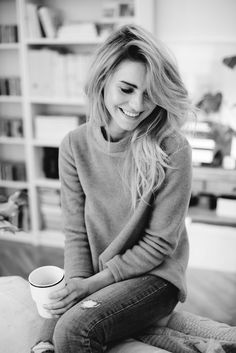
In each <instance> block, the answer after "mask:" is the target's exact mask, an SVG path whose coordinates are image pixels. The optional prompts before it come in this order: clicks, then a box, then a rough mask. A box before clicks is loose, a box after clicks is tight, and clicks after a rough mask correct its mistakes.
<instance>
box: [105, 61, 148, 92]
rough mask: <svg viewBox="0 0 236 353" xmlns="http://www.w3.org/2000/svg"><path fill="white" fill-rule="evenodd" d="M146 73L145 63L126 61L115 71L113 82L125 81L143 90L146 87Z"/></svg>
mask: <svg viewBox="0 0 236 353" xmlns="http://www.w3.org/2000/svg"><path fill="white" fill-rule="evenodd" d="M146 71H147V70H146V66H145V64H144V63H141V62H138V61H131V60H124V61H122V62H121V63H120V64H119V65H118V66H117V68H116V70H115V71H114V73H113V75H112V81H125V82H129V83H132V84H134V85H136V86H137V87H138V88H143V86H145V85H146Z"/></svg>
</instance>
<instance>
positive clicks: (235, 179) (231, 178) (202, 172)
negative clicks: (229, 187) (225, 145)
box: [193, 167, 236, 184]
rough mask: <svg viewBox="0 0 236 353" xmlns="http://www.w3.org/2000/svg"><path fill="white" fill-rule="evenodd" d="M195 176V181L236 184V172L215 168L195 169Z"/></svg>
mask: <svg viewBox="0 0 236 353" xmlns="http://www.w3.org/2000/svg"><path fill="white" fill-rule="evenodd" d="M193 175H194V179H195V180H199V181H205V180H207V181H214V182H225V180H227V182H228V183H229V182H230V183H235V184H236V170H235V169H233V170H230V169H223V168H215V167H212V168H211V167H194V168H193Z"/></svg>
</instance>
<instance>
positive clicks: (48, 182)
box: [35, 178, 61, 189]
mask: <svg viewBox="0 0 236 353" xmlns="http://www.w3.org/2000/svg"><path fill="white" fill-rule="evenodd" d="M35 185H36V186H37V187H44V188H52V189H60V187H61V186H60V181H59V180H58V179H46V178H41V179H36V180H35Z"/></svg>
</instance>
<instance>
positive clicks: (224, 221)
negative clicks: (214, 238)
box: [188, 207, 236, 227]
mask: <svg viewBox="0 0 236 353" xmlns="http://www.w3.org/2000/svg"><path fill="white" fill-rule="evenodd" d="M188 216H189V217H190V219H191V221H192V222H193V223H206V224H215V225H219V226H231V227H236V217H220V216H218V215H217V214H216V211H215V210H208V209H203V208H201V207H190V208H189V212H188Z"/></svg>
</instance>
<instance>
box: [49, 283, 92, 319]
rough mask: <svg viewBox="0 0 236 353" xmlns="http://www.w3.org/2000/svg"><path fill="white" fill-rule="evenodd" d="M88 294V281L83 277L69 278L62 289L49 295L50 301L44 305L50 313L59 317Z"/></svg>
mask: <svg viewBox="0 0 236 353" xmlns="http://www.w3.org/2000/svg"><path fill="white" fill-rule="evenodd" d="M88 294H89V289H88V283H87V280H86V279H84V278H71V279H69V281H68V283H67V284H66V286H65V287H64V288H63V289H60V290H57V291H55V292H54V293H52V294H51V295H50V299H51V300H53V302H52V303H50V304H47V305H45V306H44V307H45V309H47V310H48V311H49V312H50V314H52V315H53V316H54V317H59V316H60V315H62V314H64V313H65V312H66V311H67V310H68V309H70V308H71V307H72V306H73V305H75V304H76V303H77V302H78V301H80V300H82V299H83V298H85V297H86V296H87V295H88Z"/></svg>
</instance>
